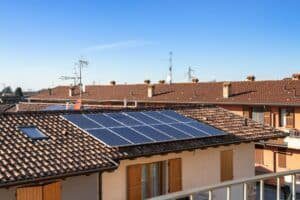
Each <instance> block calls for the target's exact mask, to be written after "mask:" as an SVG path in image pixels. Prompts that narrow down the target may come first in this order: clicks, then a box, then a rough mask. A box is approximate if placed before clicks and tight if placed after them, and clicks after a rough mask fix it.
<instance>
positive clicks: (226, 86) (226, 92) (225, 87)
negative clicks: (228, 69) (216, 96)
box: [223, 82, 231, 99]
mask: <svg viewBox="0 0 300 200" xmlns="http://www.w3.org/2000/svg"><path fill="white" fill-rule="evenodd" d="M230 93H231V83H230V82H224V83H223V98H226V99H227V98H229V97H230V95H231V94H230Z"/></svg>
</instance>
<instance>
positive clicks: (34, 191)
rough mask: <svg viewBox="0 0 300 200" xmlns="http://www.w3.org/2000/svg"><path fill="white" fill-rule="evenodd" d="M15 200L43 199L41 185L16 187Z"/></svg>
mask: <svg viewBox="0 0 300 200" xmlns="http://www.w3.org/2000/svg"><path fill="white" fill-rule="evenodd" d="M17 200H43V189H42V186H37V187H25V188H18V189H17Z"/></svg>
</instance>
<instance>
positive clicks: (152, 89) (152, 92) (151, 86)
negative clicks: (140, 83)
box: [148, 85, 155, 98]
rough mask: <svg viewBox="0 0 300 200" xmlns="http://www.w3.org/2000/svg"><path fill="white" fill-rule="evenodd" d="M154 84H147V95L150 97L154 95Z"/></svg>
mask: <svg viewBox="0 0 300 200" xmlns="http://www.w3.org/2000/svg"><path fill="white" fill-rule="evenodd" d="M154 88H155V87H154V85H148V97H149V98H152V97H153V96H154Z"/></svg>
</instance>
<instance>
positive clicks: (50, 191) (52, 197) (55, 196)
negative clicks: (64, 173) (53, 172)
mask: <svg viewBox="0 0 300 200" xmlns="http://www.w3.org/2000/svg"><path fill="white" fill-rule="evenodd" d="M43 200H61V184H60V182H56V183H51V184H48V185H45V186H43Z"/></svg>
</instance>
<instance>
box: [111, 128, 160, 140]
mask: <svg viewBox="0 0 300 200" xmlns="http://www.w3.org/2000/svg"><path fill="white" fill-rule="evenodd" d="M111 130H112V131H113V132H116V133H118V134H119V135H121V136H122V137H124V138H126V139H128V140H130V141H131V142H133V143H134V144H142V143H149V142H154V141H153V140H151V139H149V138H147V137H145V136H143V135H141V134H139V133H137V132H136V131H134V130H132V129H130V128H127V127H123V128H112V129H111Z"/></svg>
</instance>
